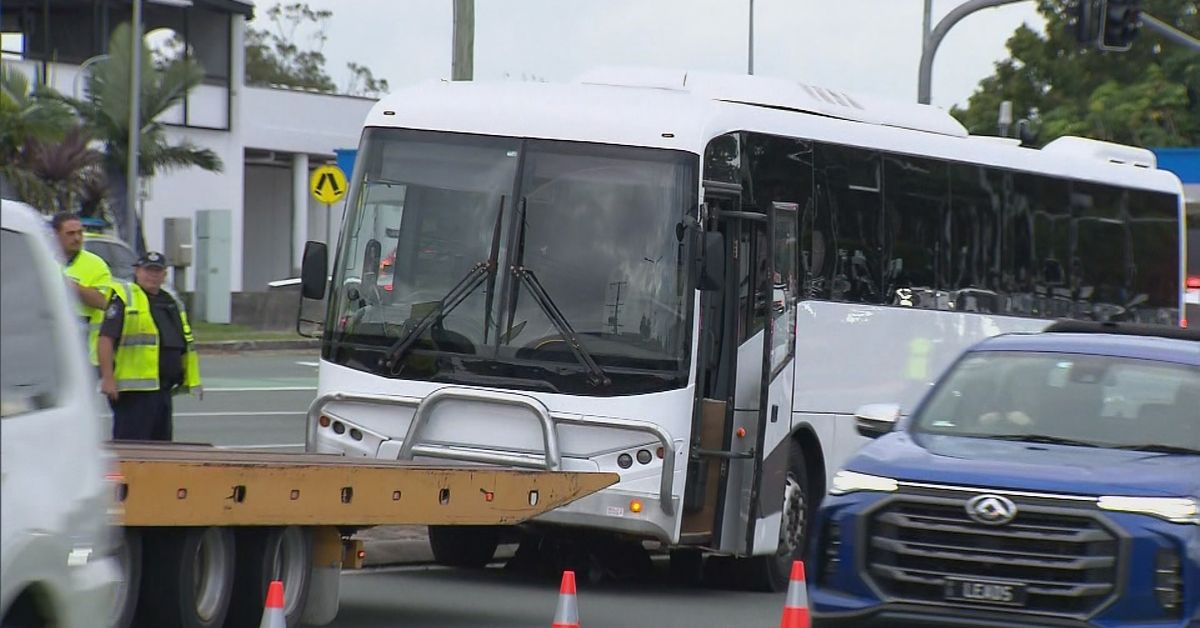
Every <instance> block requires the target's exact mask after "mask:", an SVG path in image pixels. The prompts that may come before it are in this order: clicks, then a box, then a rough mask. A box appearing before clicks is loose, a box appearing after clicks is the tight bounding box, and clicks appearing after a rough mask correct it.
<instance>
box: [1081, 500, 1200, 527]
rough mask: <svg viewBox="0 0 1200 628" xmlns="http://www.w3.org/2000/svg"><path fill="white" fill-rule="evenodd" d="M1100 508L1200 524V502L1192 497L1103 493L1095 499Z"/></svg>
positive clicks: (1175, 521) (1174, 521)
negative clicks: (1126, 495)
mask: <svg viewBox="0 0 1200 628" xmlns="http://www.w3.org/2000/svg"><path fill="white" fill-rule="evenodd" d="M1097 505H1098V506H1100V509H1101V510H1112V511H1116V512H1132V513H1137V514H1141V515H1152V516H1155V517H1158V518H1159V519H1166V520H1167V521H1170V522H1171V523H1190V524H1193V525H1200V502H1198V501H1197V500H1196V499H1195V498H1194V497H1122V496H1118V495H1105V496H1103V497H1101V498H1100V499H1099V500H1097Z"/></svg>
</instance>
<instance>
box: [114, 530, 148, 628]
mask: <svg viewBox="0 0 1200 628" xmlns="http://www.w3.org/2000/svg"><path fill="white" fill-rule="evenodd" d="M117 535H118V536H119V538H118V540H117V543H118V545H117V549H116V556H117V562H118V563H120V569H121V581H120V582H119V583H117V587H116V590H114V591H113V604H112V608H111V609H110V611H109V619H108V626H109V628H129V627H130V626H132V625H133V616H134V614H135V613H136V612H137V603H138V591H140V590H141V588H142V531H141V530H140V529H138V528H119V529H118V530H117Z"/></svg>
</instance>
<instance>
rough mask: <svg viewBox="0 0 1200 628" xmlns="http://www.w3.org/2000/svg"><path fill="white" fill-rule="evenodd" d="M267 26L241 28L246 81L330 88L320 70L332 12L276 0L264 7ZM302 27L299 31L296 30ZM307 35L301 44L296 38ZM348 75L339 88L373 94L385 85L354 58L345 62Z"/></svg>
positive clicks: (356, 93) (353, 93) (321, 89)
mask: <svg viewBox="0 0 1200 628" xmlns="http://www.w3.org/2000/svg"><path fill="white" fill-rule="evenodd" d="M265 15H266V16H267V18H268V19H269V20H270V28H269V29H268V28H262V29H257V28H253V27H247V28H246V82H247V83H249V84H251V85H284V86H287V87H292V88H296V89H310V90H315V91H318V92H325V93H330V94H332V93H335V92H337V86H336V85H335V84H334V82H333V79H331V78H329V74H327V73H326V72H325V55H324V53H322V52H321V50H322V49H323V48H324V46H325V40H326V39H327V38H326V35H325V26H326V24H327V23H328V21H329V18H331V17H333V12H332V11H329V10H320V11H317V10H314V9H312V8H311V7H309V6H308V4H306V3H303V2H293V3H291V4H282V5H280V4H276V5H275V6H272V7H271V8H270V9H267V11H266V13H265ZM302 32H303V33H307V34H306V36H305V37H303V38H302V37H301V36H300V35H301V33H302ZM303 39H307V40H308V41H309V42H310V44H309V47H307V48H302V47H301V46H300V45H298V44H297V43H296V42H298V41H302V40H303ZM346 68H347V69H349V70H350V78H349V80H348V82H347V84H346V87H345V89H344V90H342V92H341V93H343V94H349V95H351V96H366V97H369V98H377V97H379V96H380V95H382V94H385V93H387V91H388V82H387V79H382V78H375V75H374V74H373V73H372V72H371V70H370V68H368V67H366V66H364V65H360V64H358V63H355V62H353V61H351V62H349V63H347V64H346Z"/></svg>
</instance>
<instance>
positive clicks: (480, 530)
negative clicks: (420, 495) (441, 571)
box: [429, 526, 500, 568]
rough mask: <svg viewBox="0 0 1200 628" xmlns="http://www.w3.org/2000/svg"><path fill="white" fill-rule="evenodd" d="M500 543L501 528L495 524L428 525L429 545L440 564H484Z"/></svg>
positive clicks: (488, 561) (477, 565)
mask: <svg viewBox="0 0 1200 628" xmlns="http://www.w3.org/2000/svg"><path fill="white" fill-rule="evenodd" d="M499 545H500V530H499V529H498V528H496V527H494V526H429V548H430V549H432V550H433V559H434V560H435V561H437V562H438V563H439V564H442V565H448V566H450V567H470V568H479V567H483V566H485V565H487V564H488V563H490V562H491V561H492V557H493V556H495V555H496V548H497V547H498V546H499Z"/></svg>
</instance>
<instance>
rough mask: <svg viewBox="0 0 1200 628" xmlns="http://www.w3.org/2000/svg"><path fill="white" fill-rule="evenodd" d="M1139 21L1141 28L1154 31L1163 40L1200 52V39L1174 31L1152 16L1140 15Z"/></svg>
mask: <svg viewBox="0 0 1200 628" xmlns="http://www.w3.org/2000/svg"><path fill="white" fill-rule="evenodd" d="M1141 19H1142V26H1144V27H1146V28H1148V29H1150V30H1152V31H1155V32H1156V33H1158V34H1159V35H1162V36H1163V38H1164V39H1167V40H1170V41H1173V42H1175V43H1177V44H1179V45H1180V46H1184V47H1185V48H1191V49H1192V50H1198V51H1200V39H1196V38H1195V37H1192V36H1191V35H1188V34H1187V33H1185V32H1183V31H1181V30H1178V29H1176V28H1175V27H1174V26H1171V25H1170V24H1167V23H1166V22H1164V21H1162V20H1160V19H1158V18H1156V17H1154V16H1153V15H1150V14H1149V13H1142V15H1141Z"/></svg>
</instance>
